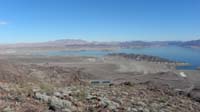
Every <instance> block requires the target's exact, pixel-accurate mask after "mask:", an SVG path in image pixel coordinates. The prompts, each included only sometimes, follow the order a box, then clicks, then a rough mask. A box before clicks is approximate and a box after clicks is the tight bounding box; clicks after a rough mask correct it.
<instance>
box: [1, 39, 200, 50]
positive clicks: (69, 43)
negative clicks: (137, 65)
mask: <svg viewBox="0 0 200 112" xmlns="http://www.w3.org/2000/svg"><path fill="white" fill-rule="evenodd" d="M171 45H176V46H181V47H192V48H200V39H199V40H191V41H151V42H147V41H125V42H96V41H93V42H89V41H85V40H80V39H62V40H55V41H48V42H40V43H17V44H3V45H0V48H21V47H22V48H24V47H25V48H29V47H31V48H40V47H42V48H46V47H47V48H49V47H53V48H57V47H58V48H60V47H62V48H65V47H118V48H143V47H156V46H158V47H159V46H171Z"/></svg>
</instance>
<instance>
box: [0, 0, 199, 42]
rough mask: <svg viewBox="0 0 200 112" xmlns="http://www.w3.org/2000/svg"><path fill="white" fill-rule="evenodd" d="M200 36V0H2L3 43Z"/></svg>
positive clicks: (0, 36)
mask: <svg viewBox="0 0 200 112" xmlns="http://www.w3.org/2000/svg"><path fill="white" fill-rule="evenodd" d="M65 38H66V39H84V40H89V41H126V40H146V41H153V40H192V39H200V0H0V43H16V42H41V41H48V40H57V39H65Z"/></svg>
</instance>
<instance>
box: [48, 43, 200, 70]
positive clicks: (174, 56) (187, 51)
mask: <svg viewBox="0 0 200 112" xmlns="http://www.w3.org/2000/svg"><path fill="white" fill-rule="evenodd" d="M109 53H129V54H130V53H135V54H146V55H153V56H159V57H162V58H167V59H170V60H173V61H181V62H187V63H190V64H191V66H182V67H177V69H196V68H197V67H200V49H193V48H184V47H177V46H167V47H152V48H137V49H120V50H116V51H92V50H89V51H52V52H48V55H54V56H55V55H80V56H103V55H106V54H109Z"/></svg>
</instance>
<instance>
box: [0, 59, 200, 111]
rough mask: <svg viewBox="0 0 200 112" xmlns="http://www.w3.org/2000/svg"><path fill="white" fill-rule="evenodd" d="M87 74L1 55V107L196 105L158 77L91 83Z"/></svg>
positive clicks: (157, 108)
mask: <svg viewBox="0 0 200 112" xmlns="http://www.w3.org/2000/svg"><path fill="white" fill-rule="evenodd" d="M163 74H164V73H163ZM168 74H170V72H169V73H168ZM158 75H159V74H158ZM163 76H164V75H163ZM91 77H93V75H92V74H89V73H86V72H84V71H82V69H81V68H73V67H60V66H51V65H49V64H48V63H46V64H44V65H36V64H30V65H23V64H16V63H11V62H8V61H3V60H1V63H0V111H1V112H199V111H200V105H199V103H198V102H197V101H194V100H193V99H191V98H190V97H187V96H186V95H185V94H182V93H180V92H179V91H174V90H172V89H171V88H170V87H169V86H168V85H162V86H159V85H160V84H159V83H160V82H159V81H158V82H157V83H154V82H152V81H153V80H152V81H145V82H141V83H134V82H126V81H124V82H120V83H111V84H100V85H99V84H90V78H91Z"/></svg>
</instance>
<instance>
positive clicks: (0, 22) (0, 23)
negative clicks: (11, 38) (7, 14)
mask: <svg viewBox="0 0 200 112" xmlns="http://www.w3.org/2000/svg"><path fill="white" fill-rule="evenodd" d="M7 24H8V22H6V21H0V25H7Z"/></svg>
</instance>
